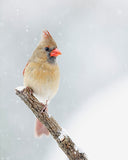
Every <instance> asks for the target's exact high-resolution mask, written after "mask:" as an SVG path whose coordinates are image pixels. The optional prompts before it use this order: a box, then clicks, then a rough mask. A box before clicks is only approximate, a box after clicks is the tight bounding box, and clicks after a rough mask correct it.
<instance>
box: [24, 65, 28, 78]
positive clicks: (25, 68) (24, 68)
mask: <svg viewBox="0 0 128 160" xmlns="http://www.w3.org/2000/svg"><path fill="white" fill-rule="evenodd" d="M27 65H28V63H27V64H26V66H25V68H24V70H23V76H24V72H25V69H26V67H27Z"/></svg>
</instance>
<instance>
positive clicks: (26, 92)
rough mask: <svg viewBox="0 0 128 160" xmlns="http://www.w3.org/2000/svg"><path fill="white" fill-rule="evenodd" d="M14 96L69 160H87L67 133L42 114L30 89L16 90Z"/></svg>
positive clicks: (46, 115)
mask: <svg viewBox="0 0 128 160" xmlns="http://www.w3.org/2000/svg"><path fill="white" fill-rule="evenodd" d="M16 94H17V95H18V96H19V97H20V98H21V99H22V100H23V101H24V102H25V103H26V105H27V106H28V107H29V108H30V109H31V110H32V112H33V113H34V115H35V116H36V117H37V118H38V119H39V120H40V122H41V123H43V124H44V125H45V126H46V127H47V129H48V130H49V132H50V134H51V135H52V136H53V138H54V139H55V140H56V142H57V143H58V145H59V147H60V148H61V149H62V150H63V152H64V153H65V154H66V155H67V157H68V158H69V159H70V160H87V158H86V155H85V153H83V152H81V151H80V150H79V149H78V148H77V147H76V145H75V143H74V142H73V141H72V139H71V138H70V137H69V135H68V134H67V132H66V131H65V130H64V129H62V127H60V126H59V124H58V123H57V122H56V120H55V119H54V118H53V117H52V116H51V115H49V114H48V112H46V111H44V112H42V108H43V105H42V104H41V103H40V102H39V101H38V100H37V99H36V98H35V97H34V95H33V91H32V89H31V88H28V87H27V88H23V89H21V88H17V89H16Z"/></svg>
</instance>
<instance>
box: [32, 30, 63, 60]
mask: <svg viewBox="0 0 128 160" xmlns="http://www.w3.org/2000/svg"><path fill="white" fill-rule="evenodd" d="M35 54H36V56H37V57H38V58H40V59H41V58H42V59H43V60H45V61H47V62H49V63H55V62H56V57H57V56H59V55H61V52H60V51H59V50H58V49H57V45H56V42H55V41H54V39H53V38H52V36H51V35H50V33H49V32H48V31H47V30H44V31H43V34H42V38H41V41H40V43H39V45H38V47H37V49H36V50H35Z"/></svg>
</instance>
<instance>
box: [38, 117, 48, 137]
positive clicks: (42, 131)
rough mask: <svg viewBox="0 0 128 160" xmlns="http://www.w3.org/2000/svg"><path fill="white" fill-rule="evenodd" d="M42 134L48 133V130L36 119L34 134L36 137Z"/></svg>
mask: <svg viewBox="0 0 128 160" xmlns="http://www.w3.org/2000/svg"><path fill="white" fill-rule="evenodd" d="M43 134H45V135H49V131H48V129H47V128H46V127H45V125H44V124H42V123H41V122H40V121H39V120H38V119H36V125H35V135H36V137H40V136H41V135H43Z"/></svg>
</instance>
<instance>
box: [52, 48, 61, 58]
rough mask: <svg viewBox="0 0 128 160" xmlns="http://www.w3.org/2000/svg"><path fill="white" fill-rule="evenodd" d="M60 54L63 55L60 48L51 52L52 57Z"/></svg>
mask: <svg viewBox="0 0 128 160" xmlns="http://www.w3.org/2000/svg"><path fill="white" fill-rule="evenodd" d="M59 55H61V52H60V51H59V49H57V48H56V49H54V50H52V51H51V52H50V56H51V57H57V56H59Z"/></svg>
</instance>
